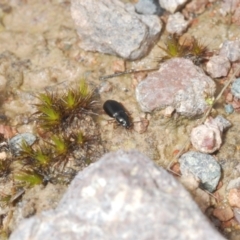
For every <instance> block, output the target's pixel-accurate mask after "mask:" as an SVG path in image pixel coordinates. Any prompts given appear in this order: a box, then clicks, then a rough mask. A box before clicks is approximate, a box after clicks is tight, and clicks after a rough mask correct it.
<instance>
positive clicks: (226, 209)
mask: <svg viewBox="0 0 240 240" xmlns="http://www.w3.org/2000/svg"><path fill="white" fill-rule="evenodd" d="M213 216H215V217H217V218H218V219H219V220H220V221H224V222H225V221H228V220H230V219H232V218H233V217H234V214H233V211H232V209H231V207H230V206H228V205H226V206H220V207H217V208H215V209H214V210H213Z"/></svg>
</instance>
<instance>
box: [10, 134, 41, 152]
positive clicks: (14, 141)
mask: <svg viewBox="0 0 240 240" xmlns="http://www.w3.org/2000/svg"><path fill="white" fill-rule="evenodd" d="M36 140H37V138H36V136H35V135H33V134H32V133H21V134H18V135H16V136H15V137H13V138H11V139H10V140H9V147H10V149H11V151H12V153H13V154H14V155H19V154H20V151H21V144H22V142H23V141H25V142H26V143H27V144H28V145H29V146H31V145H32V144H33V143H34V142H35V141H36Z"/></svg>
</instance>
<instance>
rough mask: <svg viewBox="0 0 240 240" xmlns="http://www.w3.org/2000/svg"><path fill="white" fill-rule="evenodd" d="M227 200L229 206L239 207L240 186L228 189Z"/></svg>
mask: <svg viewBox="0 0 240 240" xmlns="http://www.w3.org/2000/svg"><path fill="white" fill-rule="evenodd" d="M228 202H229V204H230V206H231V207H236V208H240V188H232V189H230V190H229V193H228Z"/></svg>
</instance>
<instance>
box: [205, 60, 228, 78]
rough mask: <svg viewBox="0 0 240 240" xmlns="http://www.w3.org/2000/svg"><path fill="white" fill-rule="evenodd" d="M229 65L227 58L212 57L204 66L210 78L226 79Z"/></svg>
mask: <svg viewBox="0 0 240 240" xmlns="http://www.w3.org/2000/svg"><path fill="white" fill-rule="evenodd" d="M230 67H231V64H230V62H229V60H228V58H227V57H224V56H213V57H211V58H210V59H209V61H208V62H207V65H206V71H207V73H208V74H209V75H210V76H211V77H212V78H219V77H226V76H227V75H228V72H229V70H230Z"/></svg>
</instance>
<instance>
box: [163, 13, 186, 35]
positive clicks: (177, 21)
mask: <svg viewBox="0 0 240 240" xmlns="http://www.w3.org/2000/svg"><path fill="white" fill-rule="evenodd" d="M188 24H189V21H186V20H185V19H184V16H183V15H182V14H181V13H180V12H177V13H175V14H172V15H170V16H169V17H168V20H167V25H166V30H167V32H169V33H171V34H174V33H177V34H182V33H183V32H185V31H186V29H187V27H188Z"/></svg>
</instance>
